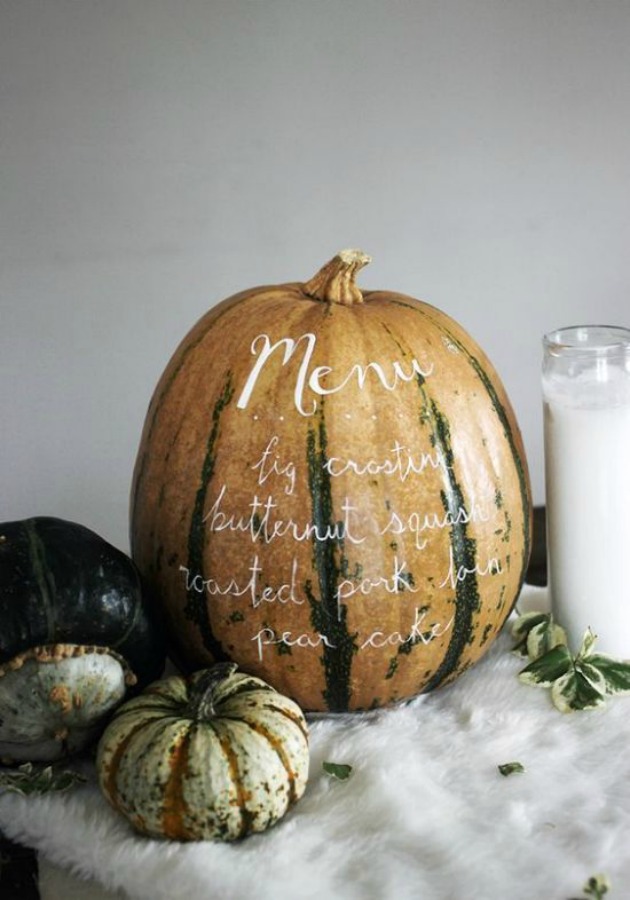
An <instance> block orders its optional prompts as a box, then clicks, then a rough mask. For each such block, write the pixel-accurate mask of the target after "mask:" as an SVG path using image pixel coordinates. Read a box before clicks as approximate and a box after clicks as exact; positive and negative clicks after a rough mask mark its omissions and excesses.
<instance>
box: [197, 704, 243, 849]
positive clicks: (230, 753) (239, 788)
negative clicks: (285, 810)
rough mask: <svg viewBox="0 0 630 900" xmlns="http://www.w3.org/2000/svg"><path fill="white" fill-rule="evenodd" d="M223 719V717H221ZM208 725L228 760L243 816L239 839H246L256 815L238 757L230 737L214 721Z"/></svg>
mask: <svg viewBox="0 0 630 900" xmlns="http://www.w3.org/2000/svg"><path fill="white" fill-rule="evenodd" d="M221 718H223V716H222V717H221ZM206 724H207V725H209V726H210V728H211V729H212V730H213V731H214V733H215V735H216V736H217V740H218V742H219V746H220V747H221V751H222V753H223V755H224V757H225V758H226V760H227V764H228V768H229V770H230V776H231V778H232V783H233V785H234V788H235V790H236V803H237V805H238V809H239V813H240V816H241V824H240V828H239V833H238V835H237V838H242V837H245V835H246V834H247V833H248V832H249V831H250V830H252V826H253V824H254V820H255V815H254V813H252V811H251V810H250V809H249V808H248V806H247V798H246V796H245V791H244V790H243V785H242V783H241V773H240V769H239V765H238V757H237V755H236V753H235V752H234V750H233V749H232V746H231V744H230V741H229V739H228V737H227V736H226V735H225V734H221V733H220V732H219V729H218V728H217V727H216V726H215V724H214V722H212V720H207V721H206Z"/></svg>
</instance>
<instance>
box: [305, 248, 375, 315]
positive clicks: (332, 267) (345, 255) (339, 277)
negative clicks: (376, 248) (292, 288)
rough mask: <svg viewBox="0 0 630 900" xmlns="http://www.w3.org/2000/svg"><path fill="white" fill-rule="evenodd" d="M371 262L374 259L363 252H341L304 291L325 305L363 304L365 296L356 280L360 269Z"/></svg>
mask: <svg viewBox="0 0 630 900" xmlns="http://www.w3.org/2000/svg"><path fill="white" fill-rule="evenodd" d="M371 261H372V257H371V256H368V255H367V254H366V253H363V251H362V250H340V251H339V253H338V254H337V255H336V256H333V258H332V259H331V260H330V261H329V262H327V263H326V265H325V266H323V267H322V268H321V269H320V270H319V272H318V273H317V274H316V275H313V277H312V278H311V280H310V281H307V282H306V283H305V284H304V285H303V286H302V290H303V291H304V293H305V294H308V296H309V297H313V298H314V299H315V300H321V301H322V302H323V303H341V304H342V306H352V304H353V303H363V294H362V293H361V291H360V290H359V288H358V287H357V286H356V284H355V283H354V279H355V276H356V274H357V272H358V271H359V269H361V268H363V266H366V265H367V264H368V263H369V262H371Z"/></svg>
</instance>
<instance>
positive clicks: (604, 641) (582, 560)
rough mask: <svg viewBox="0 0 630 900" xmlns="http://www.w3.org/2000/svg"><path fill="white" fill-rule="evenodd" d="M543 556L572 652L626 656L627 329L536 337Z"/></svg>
mask: <svg viewBox="0 0 630 900" xmlns="http://www.w3.org/2000/svg"><path fill="white" fill-rule="evenodd" d="M543 345H544V362H543V378H542V382H543V400H544V437H545V484H546V497H547V556H548V573H549V587H550V591H551V604H552V610H553V613H554V617H555V619H556V621H557V622H558V624H560V625H562V626H563V627H564V629H565V630H566V632H567V635H568V638H569V644H570V646H571V649H573V650H575V651H576V650H578V649H579V646H580V644H581V641H582V638H583V636H584V632H585V630H586V629H587V628H590V629H591V630H592V631H593V632H594V633H595V634H597V636H598V642H597V646H596V649H597V650H598V651H599V652H602V653H609V654H610V655H611V656H615V657H617V658H618V659H630V329H626V328H618V327H615V326H603V325H584V326H575V327H571V328H562V329H560V330H558V331H554V332H551V333H550V334H547V335H545V337H544V339H543Z"/></svg>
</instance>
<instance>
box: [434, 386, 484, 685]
mask: <svg viewBox="0 0 630 900" xmlns="http://www.w3.org/2000/svg"><path fill="white" fill-rule="evenodd" d="M430 409H431V418H432V423H433V426H434V431H433V434H434V436H435V440H436V445H437V446H438V447H439V449H440V451H441V453H442V455H443V458H444V462H445V468H444V471H445V473H446V481H447V485H446V489H445V490H442V491H440V497H441V500H442V506H443V507H444V511H445V512H446V513H450V514H451V516H452V519H453V522H454V523H456V524H453V525H452V526H451V529H450V542H451V552H452V555H453V567H454V569H455V571H456V572H458V571H461V569H462V567H463V568H465V569H466V571H467V573H468V574H467V575H466V577H465V578H464V579H462V580H461V581H459V580H458V581H457V584H456V587H455V600H456V603H455V618H454V621H453V626H452V636H451V639H450V641H449V645H448V648H447V650H446V653H445V655H444V658H443V660H442V662H441V663H440V665H439V666H438V668H437V670H436V671H435V672H434V674H433V675H432V677H431V678H430V679H429V681H428V682H427V684H426V685H425V688H424V690H426V691H431V690H433V689H434V688H436V687H437V686H438V685H439V684H441V683H442V682H443V681H444V680H445V679H446V678H448V676H449V675H452V674H453V673H454V672H456V671H457V669H458V667H459V664H460V659H461V655H462V653H463V651H464V648H465V646H466V644H467V643H468V642H469V640H470V637H471V633H472V617H473V613H474V612H475V610H477V609H479V602H480V601H479V587H478V584H477V576H476V574H475V562H476V552H477V546H476V542H475V541H474V540H473V539H472V538H470V537H468V535H467V533H466V531H467V529H466V524H465V522H462V521H460V519H461V518H463V517H462V516H460V515H458V513H459V511H460V509H466V504H465V500H464V494H463V491H462V489H461V487H460V486H459V484H458V482H457V479H456V478H455V471H454V462H455V457H454V454H453V448H452V446H451V432H450V426H449V423H448V420H447V419H446V417H445V416H444V414H443V413H442V412H440V410H439V409H438V407H437V404H436V403H435V401H434V400H431V401H430ZM466 518H467V517H466Z"/></svg>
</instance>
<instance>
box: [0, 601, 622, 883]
mask: <svg viewBox="0 0 630 900" xmlns="http://www.w3.org/2000/svg"><path fill="white" fill-rule="evenodd" d="M545 602H546V596H545V594H544V592H543V591H542V590H540V589H531V588H527V589H526V590H525V591H524V592H523V596H522V602H521V604H520V605H521V607H522V608H523V607H527V606H528V607H529V608H542V607H543V606H544V604H545ZM510 646H511V641H510V638H509V635H508V634H507V630H506V631H504V632H503V634H502V635H501V636H500V637H499V639H498V640H497V641H496V642H495V644H494V646H493V647H492V649H491V650H490V652H489V653H488V654H487V656H486V657H484V659H483V660H482V661H481V662H480V663H478V664H477V666H475V667H474V668H473V669H471V670H470V671H469V672H468V673H467V674H466V675H464V676H462V678H460V679H459V680H458V681H457V682H455V683H454V684H453V685H451V686H450V687H447V688H443V689H441V690H439V691H436V692H435V693H433V694H430V695H427V696H423V697H419V698H418V699H417V700H415V701H413V702H412V703H410V704H408V705H405V706H401V707H398V708H395V709H391V710H386V711H382V712H379V713H376V714H370V715H365V716H344V717H331V718H325V719H318V720H316V721H314V722H312V723H311V756H312V760H311V761H312V768H311V775H310V781H309V785H308V788H307V791H306V793H305V795H304V797H303V798H302V800H301V801H300V802H299V803H298V804H297V805H296V806H295V807H294V808H293V809H292V810H291V812H290V813H289V814H288V815H287V816H286V817H285V818H284V819H283V820H282V821H281V822H280V823H279V824H278V825H276V826H275V827H274V828H272V829H271V830H269V831H268V832H266V833H265V834H262V835H257V836H254V837H249V838H247V839H246V840H244V841H243V842H242V843H239V844H231V845H222V844H218V843H210V842H201V843H196V844H186V845H184V844H178V843H171V842H160V841H155V840H148V839H145V838H142V837H138V836H137V835H136V834H134V832H133V831H132V830H131V828H130V827H129V826H128V825H127V823H126V822H125V820H124V819H122V818H121V817H120V816H119V815H118V814H117V813H115V812H114V811H112V810H111V809H110V808H109V807H108V806H107V804H106V803H105V801H104V800H103V799H102V798H101V796H100V794H99V792H98V789H97V788H96V787H95V786H94V785H93V784H92V785H88V786H85V787H81V788H79V789H77V790H75V791H73V792H72V793H69V794H66V795H49V796H46V797H42V798H23V797H19V796H16V795H12V794H11V795H9V794H5V795H4V796H2V797H1V798H0V827H1V828H2V829H3V830H4V831H5V832H6V834H7V835H8V836H9V837H11V838H14V839H18V840H20V841H22V842H24V843H27V844H29V845H31V846H33V847H35V848H37V849H38V850H39V851H40V854H41V855H43V856H45V857H46V858H47V859H48V860H50V861H52V862H53V863H55V864H56V865H60V866H64V867H67V868H70V869H71V870H72V871H73V873H74V874H75V876H82V877H91V878H93V879H95V880H96V881H97V882H98V883H100V884H101V885H103V886H105V887H107V888H109V889H112V890H114V889H120V888H122V889H124V890H125V891H126V892H127V895H128V896H129V897H131V898H134V900H172V898H181V900H207V898H208V897H212V898H214V900H218V898H229V900H240V898H243V900H251V898H254V897H255V898H257V900H267V898H269V900H272V898H273V900H283V898H286V900H306V898H318V900H319V898H322V897H334V898H335V900H370V898H375V900H382V898H392V900H393V898H395V900H405V898H421V900H475V898H479V900H495V898H496V900H506V898H510V900H541V898H544V900H556V898H557V900H567V898H569V897H577V896H582V886H583V885H584V882H585V881H586V879H587V878H588V877H589V876H590V875H592V874H595V873H599V872H603V873H605V874H607V875H608V877H609V878H610V880H611V883H612V891H611V894H612V897H618V898H621V897H627V896H629V893H628V892H629V891H630V752H629V750H628V748H629V747H630V716H629V715H628V713H629V708H628V702H629V701H628V700H627V699H625V698H623V697H621V698H616V699H613V700H610V701H609V702H608V703H607V704H606V706H605V707H603V708H601V709H599V710H596V711H592V712H576V713H573V714H571V715H563V714H562V713H560V712H558V711H557V710H556V709H555V708H554V707H553V706H552V704H551V700H550V697H549V693H548V692H547V691H545V690H542V689H536V688H532V687H526V686H524V685H522V684H521V683H520V682H519V681H518V679H517V673H518V671H519V668H520V667H522V665H523V663H522V661H521V660H520V659H518V658H517V657H516V656H514V655H513V654H512V653H510ZM324 760H328V761H332V762H338V763H350V764H351V765H352V766H353V773H352V775H351V777H350V779H349V780H348V781H345V782H340V781H335V780H333V779H331V778H330V776H328V775H326V774H325V773H323V771H322V762H323V761H324ZM512 761H519V762H521V763H522V764H523V766H524V767H525V772H524V773H523V774H515V775H511V776H509V777H507V778H506V777H504V776H502V775H501V774H500V773H499V771H498V768H497V767H498V765H499V764H502V763H507V762H512ZM88 895H89V894H88V891H87V889H86V893H85V896H86V897H87V896H88ZM77 896H83V895H80V894H77Z"/></svg>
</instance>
